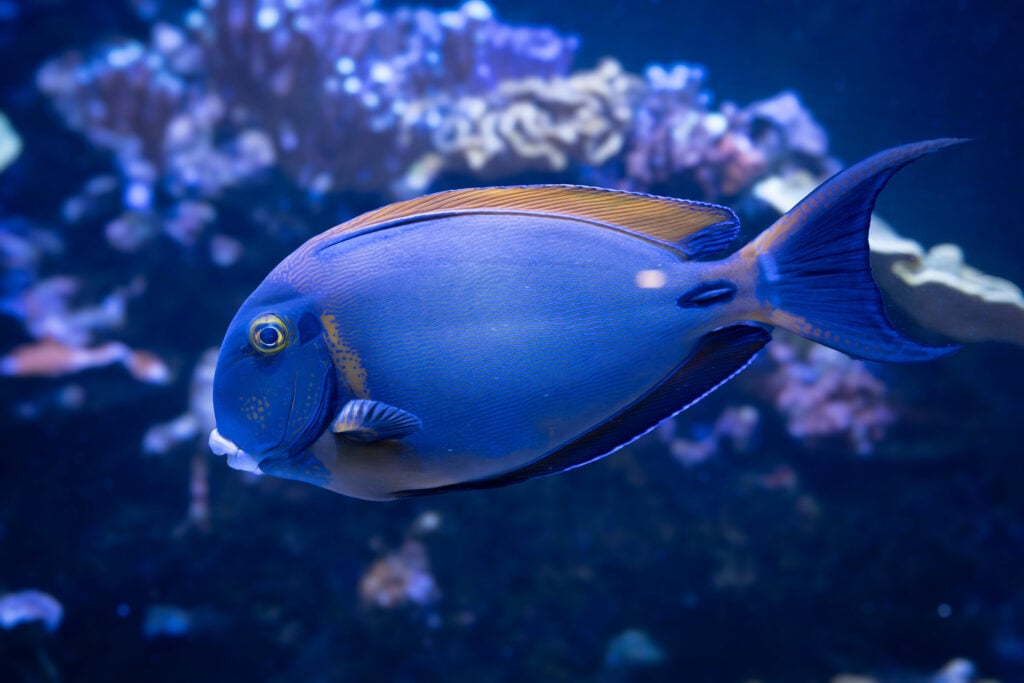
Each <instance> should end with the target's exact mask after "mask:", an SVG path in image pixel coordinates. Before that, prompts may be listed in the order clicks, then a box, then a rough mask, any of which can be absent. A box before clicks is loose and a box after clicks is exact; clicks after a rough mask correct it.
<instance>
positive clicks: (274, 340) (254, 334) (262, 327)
mask: <svg viewBox="0 0 1024 683" xmlns="http://www.w3.org/2000/svg"><path fill="white" fill-rule="evenodd" d="M249 345H250V346H252V348H254V349H256V350H257V351H259V352H260V353H262V354H265V355H268V356H269V355H271V354H274V353H277V352H278V351H281V350H282V349H284V348H285V347H286V346H288V325H286V324H285V322H284V320H281V318H279V317H278V316H276V315H274V314H273V313H267V314H265V315H261V316H259V317H257V318H256V319H255V320H253V321H252V322H251V323H250V324H249Z"/></svg>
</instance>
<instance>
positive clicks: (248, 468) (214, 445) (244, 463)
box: [210, 429, 260, 472]
mask: <svg viewBox="0 0 1024 683" xmlns="http://www.w3.org/2000/svg"><path fill="white" fill-rule="evenodd" d="M210 450H211V451H213V453H214V455H226V456H227V457H228V467H230V468H231V469H235V470H241V471H242V472H259V471H260V461H259V460H257V459H256V457H255V456H254V455H252V454H251V453H246V452H245V451H243V450H242V449H241V448H239V447H238V445H237V444H236V443H235V442H234V441H232V440H231V439H229V438H227V437H226V436H224V435H223V434H221V433H220V432H218V431H217V430H216V429H214V430H213V431H212V432H210Z"/></svg>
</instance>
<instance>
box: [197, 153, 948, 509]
mask: <svg viewBox="0 0 1024 683" xmlns="http://www.w3.org/2000/svg"><path fill="white" fill-rule="evenodd" d="M957 142H960V140H957V139H940V140H931V141H926V142H919V143H915V144H909V145H905V146H902V147H896V148H894V149H890V150H888V151H885V152H882V153H880V154H877V155H875V156H873V157H871V158H869V159H867V160H865V161H862V162H860V163H859V164H856V165H855V166H852V167H851V168H849V169H847V170H845V171H842V172H840V173H838V174H837V175H835V176H833V177H832V178H830V179H829V180H827V181H825V182H824V183H823V184H822V185H820V186H819V187H818V188H817V189H815V190H814V191H813V192H812V193H811V194H810V195H808V196H807V197H806V198H805V199H804V200H803V201H801V202H800V203H799V204H798V205H797V206H796V207H795V208H793V210H791V211H790V212H788V213H786V214H785V215H784V216H782V217H781V218H779V219H778V220H777V221H776V222H775V223H774V224H773V225H772V226H771V227H769V228H768V229H767V230H766V231H765V232H763V233H761V234H760V235H759V236H758V237H756V238H755V239H754V240H753V241H751V242H750V243H748V244H747V245H746V246H744V247H742V248H741V249H739V250H738V251H735V252H734V253H732V254H731V255H728V256H725V257H724V258H720V255H721V254H722V252H723V251H724V250H725V249H726V248H727V247H728V246H729V244H730V243H731V242H732V241H733V240H734V238H735V237H736V236H737V233H738V231H739V221H738V219H737V217H736V215H735V214H734V213H733V212H732V211H731V210H729V209H727V208H725V207H722V206H715V205H713V204H707V203H702V202H695V201H682V200H677V199H670V198H665V197H656V196H650V195H643V194H634V193H627V192H619V191H611V190H605V189H598V188H593V187H580V186H568V185H540V186H521V187H493V188H485V189H468V190H455V191H448V192H441V193H437V194H433V195H428V196H424V197H420V198H418V199H412V200H409V201H403V202H398V203H395V204H391V205H388V206H385V207H383V208H380V209H377V210H375V211H371V212H369V213H366V214H363V215H361V216H358V217H356V218H354V219H352V220H350V221H348V222H346V223H343V224H341V225H339V226H337V227H334V228H331V229H330V230H327V231H326V232H324V233H322V234H320V235H317V236H316V237H313V238H312V239H310V240H309V241H308V242H306V243H305V244H303V245H302V246H301V247H299V248H298V249H297V250H296V251H295V252H293V253H292V254H291V255H290V256H288V257H287V258H285V259H284V260H283V261H282V262H281V263H280V264H279V265H278V266H277V267H276V268H274V270H273V271H272V272H271V273H270V274H269V275H268V276H267V278H266V279H265V280H264V281H263V283H262V284H260V285H259V287H257V288H256V290H255V291H254V292H253V293H252V295H251V296H250V297H249V298H248V299H247V300H246V301H245V303H244V304H243V305H242V306H241V308H240V309H239V310H238V312H237V314H236V315H235V317H234V319H233V320H232V322H231V324H230V326H229V328H228V330H227V334H226V335H225V337H224V342H223V344H222V346H221V349H220V356H219V358H218V361H217V369H216V375H215V378H214V409H215V416H216V429H214V430H213V432H212V433H211V435H210V447H211V448H212V449H213V451H214V452H215V453H217V454H219V455H226V456H227V460H228V464H229V465H230V466H232V467H234V468H236V469H241V470H249V471H259V472H264V473H266V474H270V475H274V476H277V477H283V478H286V479H296V480H300V481H305V482H309V483H312V484H316V485H318V486H322V487H324V488H327V489H330V490H331V491H336V492H338V493H342V494H345V495H348V496H354V497H357V498H364V499H369V500H384V499H393V498H401V497H406V496H416V495H422V494H429V493H436V492H442V491H452V490H458V489H475V488H486V487H494V486H504V485H507V484H512V483H515V482H521V481H524V480H527V479H531V478H533V477H538V476H543V475H548V474H553V473H556V472H561V471H563V470H568V469H572V468H574V467H579V466H580V465H584V464H586V463H589V462H593V461H594V460H597V459H598V458H601V457H603V456H605V455H608V454H610V453H612V452H614V451H616V450H618V449H619V448H621V447H622V446H624V445H625V444H628V443H630V442H632V441H633V440H635V439H637V438H638V437H640V436H641V435H643V434H645V433H647V432H649V431H650V430H652V429H653V428H654V427H656V426H657V425H658V424H659V423H660V422H662V421H663V420H666V419H668V418H670V417H672V416H674V415H676V414H677V413H679V412H681V411H683V410H685V409H686V408H687V407H689V406H691V405H693V404H694V403H695V402H697V401H699V400H700V399H701V398H702V397H704V396H706V395H707V394H708V393H709V392H711V391H713V390H714V389H715V388H716V387H718V386H720V385H721V384H722V383H724V382H726V381H728V380H729V379H730V378H731V377H733V376H734V375H735V374H736V373H738V372H740V371H741V370H743V369H744V368H745V367H746V366H747V365H748V364H749V363H750V362H751V360H752V359H753V358H754V356H755V355H756V354H757V353H758V351H759V350H760V349H761V348H762V347H763V346H764V345H765V344H767V343H768V341H769V340H770V339H771V331H772V329H773V328H774V327H781V328H783V329H786V330H789V331H791V332H795V333H796V334H799V335H801V336H803V337H806V338H808V339H811V340H814V341H817V342H820V343H822V344H825V345H827V346H830V347H832V348H834V349H838V350H840V351H843V352H845V353H847V354H849V355H851V356H854V357H858V358H864V359H870V360H878V361H922V360H928V359H933V358H937V357H939V356H943V355H945V354H947V353H949V352H950V351H952V350H953V349H954V348H955V347H953V346H939V347H934V346H925V345H922V344H919V343H917V342H915V341H912V340H910V339H908V338H906V337H904V336H902V335H901V334H900V333H899V332H898V331H897V330H896V329H895V328H894V327H893V325H892V324H891V322H890V321H889V319H888V318H887V317H886V314H885V311H884V309H883V302H882V297H881V294H880V292H879V290H878V288H877V286H876V285H875V282H874V281H873V279H872V277H871V270H870V265H869V252H868V239H867V234H868V224H869V222H870V216H871V211H872V208H873V206H874V203H875V198H876V197H877V195H878V193H879V192H880V191H881V189H882V187H883V186H884V185H885V183H886V181H888V179H889V178H890V177H891V176H892V175H893V174H894V173H895V172H896V171H898V170H899V169H900V168H902V167H903V166H905V165H906V164H908V163H910V162H911V161H913V160H915V159H917V158H918V157H920V156H922V155H924V154H927V153H929V152H933V151H935V150H938V149H940V148H943V147H946V146H948V145H951V144H954V143H957Z"/></svg>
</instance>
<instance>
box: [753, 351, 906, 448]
mask: <svg viewBox="0 0 1024 683" xmlns="http://www.w3.org/2000/svg"><path fill="white" fill-rule="evenodd" d="M768 357H769V358H771V360H772V361H773V362H774V363H776V365H777V367H776V369H775V371H774V372H773V373H772V374H771V376H770V377H769V379H768V387H769V392H770V393H771V395H772V400H773V403H774V405H775V407H776V409H777V410H778V411H779V412H780V413H781V414H782V415H783V417H784V418H785V420H786V429H787V430H788V431H789V434H790V436H792V437H793V438H795V439H797V440H799V441H802V442H804V443H808V444H814V443H816V442H817V443H821V442H823V441H824V442H829V441H833V442H834V441H836V440H837V439H838V440H839V441H840V442H842V443H845V444H846V446H847V447H848V448H849V449H851V450H852V451H853V452H855V453H857V454H858V455H868V454H869V453H871V451H872V450H874V445H875V444H876V443H877V442H878V441H880V440H881V439H882V438H883V437H884V436H885V434H886V431H887V430H888V428H889V427H890V426H891V425H892V424H893V422H895V420H896V412H895V410H894V409H893V408H892V406H891V405H890V404H889V401H888V400H887V396H886V387H885V384H884V383H883V382H882V381H881V380H880V379H878V378H877V377H876V376H875V375H874V374H872V373H871V371H870V370H869V369H868V365H867V364H866V363H865V362H864V361H861V360H854V359H852V358H850V357H849V356H847V355H845V354H843V353H840V352H839V351H835V350H833V349H830V348H828V347H825V346H820V345H818V344H811V343H809V342H805V341H804V340H797V339H780V338H776V339H775V340H774V341H773V342H772V344H771V345H770V346H769V347H768Z"/></svg>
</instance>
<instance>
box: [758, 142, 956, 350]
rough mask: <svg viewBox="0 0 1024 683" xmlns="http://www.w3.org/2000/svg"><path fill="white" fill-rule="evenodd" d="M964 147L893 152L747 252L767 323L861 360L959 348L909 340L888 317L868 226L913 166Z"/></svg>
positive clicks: (810, 201) (848, 176) (824, 187)
mask: <svg viewBox="0 0 1024 683" xmlns="http://www.w3.org/2000/svg"><path fill="white" fill-rule="evenodd" d="M959 142H964V140H960V139H954V138H945V139H941V140H929V141H925V142H918V143H913V144H909V145H903V146H902V147H895V148H893V149H890V150H886V151H884V152H881V153H879V154H876V155H875V156H873V157H871V158H869V159H865V160H864V161H862V162H860V163H859V164H856V165H854V166H851V167H850V168H848V169H846V170H845V171H842V172H841V173H838V174H836V175H835V176H833V177H832V178H830V179H829V180H827V181H825V182H824V183H822V184H821V185H820V186H819V187H818V188H817V189H815V190H814V191H813V192H812V193H811V194H809V195H808V196H807V197H805V198H804V199H803V201H801V202H800V203H799V204H797V205H796V206H795V207H794V208H793V209H792V210H791V211H789V212H788V213H786V215H784V216H782V217H781V218H780V219H779V220H778V221H776V222H775V224H774V225H773V226H772V227H771V228H769V229H768V230H766V231H765V232H764V233H762V234H761V235H760V236H759V237H758V238H757V239H755V240H754V241H753V242H752V243H751V244H750V245H748V246H747V247H745V248H744V250H743V252H744V255H745V256H748V257H753V258H756V260H757V263H758V266H759V270H760V280H759V284H758V290H757V296H758V299H760V301H761V302H762V303H763V304H764V305H765V306H766V307H767V308H768V315H767V319H768V320H769V321H770V322H772V323H773V324H775V325H779V326H780V327H784V328H786V329H788V330H790V331H791V332H795V333H797V334H799V335H801V336H803V337H807V338H808V339H811V340H814V341H817V342H820V343H822V344H825V345H827V346H831V347H832V348H835V349H838V350H840V351H842V352H844V353H847V354H849V355H851V356H854V357H858V358H865V359H868V360H880V361H920V360H929V359H932V358H937V357H939V356H944V355H946V354H947V353H950V352H951V351H954V350H955V349H956V348H958V347H956V346H944V347H932V346H924V345H921V344H918V343H917V342H914V341H912V340H910V339H907V338H906V337H904V336H903V335H901V334H900V333H899V332H898V331H897V330H896V328H894V327H893V325H892V323H891V322H890V321H889V318H888V317H887V316H886V314H885V310H884V304H883V302H882V296H881V292H880V291H879V289H878V286H877V285H876V284H875V281H874V280H873V279H872V277H871V265H870V251H869V248H868V227H869V225H870V222H871V211H872V209H873V208H874V205H875V199H876V198H877V197H878V193H879V192H881V190H882V188H883V187H884V186H885V183H886V182H887V181H888V180H889V178H891V177H892V176H893V174H894V173H896V171H898V170H900V169H901V168H903V167H904V166H906V165H907V164H909V163H910V162H911V161H914V160H915V159H918V158H919V157H921V156H923V155H925V154H929V153H931V152H934V151H936V150H939V149H942V148H943V147H948V146H949V145H954V144H957V143H959Z"/></svg>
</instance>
